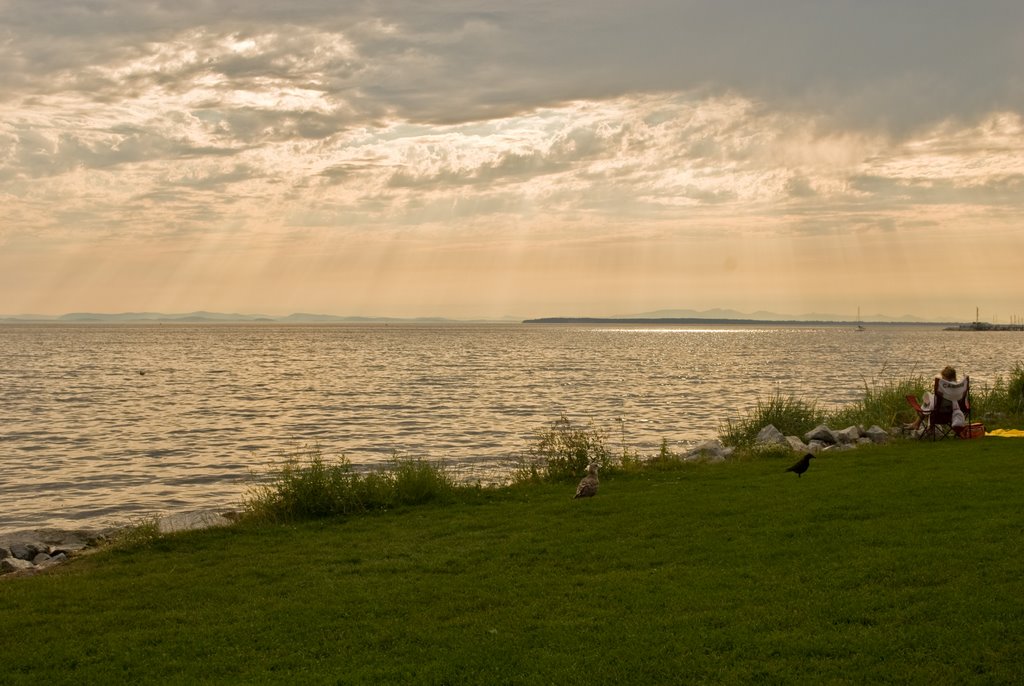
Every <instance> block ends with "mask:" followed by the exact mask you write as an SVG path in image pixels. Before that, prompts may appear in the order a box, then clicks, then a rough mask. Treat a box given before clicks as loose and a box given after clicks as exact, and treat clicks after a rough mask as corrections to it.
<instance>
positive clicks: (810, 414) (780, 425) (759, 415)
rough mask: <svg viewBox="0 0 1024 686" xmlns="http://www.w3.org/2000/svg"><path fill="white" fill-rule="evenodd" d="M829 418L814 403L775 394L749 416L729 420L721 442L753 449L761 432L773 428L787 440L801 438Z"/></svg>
mask: <svg viewBox="0 0 1024 686" xmlns="http://www.w3.org/2000/svg"><path fill="white" fill-rule="evenodd" d="M827 416H828V415H827V414H826V413H825V411H824V410H822V409H821V408H820V407H818V405H817V404H816V403H814V402H811V401H807V400H803V399H800V398H796V397H794V396H791V395H782V394H781V393H775V394H773V395H772V396H771V397H769V398H768V399H767V400H761V399H758V401H757V405H756V406H755V407H754V409H753V410H752V411H751V412H749V413H747V414H746V415H745V416H743V417H740V418H738V419H726V420H725V423H724V424H723V425H722V426H721V427H720V429H719V439H720V440H721V441H722V443H724V444H725V445H732V446H736V447H737V448H749V447H751V446H753V445H754V440H755V439H756V438H757V434H758V432H759V431H760V430H761V429H762V428H764V427H765V426H767V425H769V424H771V425H772V426H774V427H775V428H776V429H778V430H779V431H781V432H782V433H783V434H785V435H787V436H801V435H803V434H804V433H806V432H808V431H810V430H811V429H813V428H814V427H815V426H817V425H818V424H821V423H823V422H825V420H826V419H827Z"/></svg>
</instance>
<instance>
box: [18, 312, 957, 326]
mask: <svg viewBox="0 0 1024 686" xmlns="http://www.w3.org/2000/svg"><path fill="white" fill-rule="evenodd" d="M622 320H626V321H653V320H709V321H738V322H853V321H855V320H854V318H853V317H851V316H849V315H836V314H827V313H820V312H811V313H807V314H799V315H790V314H779V313H777V312H765V311H758V312H750V313H746V312H739V311H737V310H725V309H711V310H655V311H653V312H641V313H638V314H620V315H612V316H609V317H573V316H566V317H545V318H543V319H529V320H526V321H529V322H564V321H622ZM470 321H472V322H484V321H492V322H495V321H500V322H513V321H514V322H518V321H521V320H520V319H519V318H511V317H509V318H504V319H501V320H482V319H475V320H465V319H449V318H445V317H415V318H402V317H361V316H360V317H353V316H338V315H331V314H310V313H307V312H296V313H294V314H289V315H287V316H282V317H277V316H269V315H263V314H237V313H224V312H205V311H200V312H188V313H184V314H165V313H161V312H120V313H99V312H72V313H70V314H62V315H33V314H25V315H0V323H33V322H39V323H42V322H54V323H64V324H91V323H95V324H104V323H105V324H115V323H133V322H134V323H145V322H151V323H168V324H204V323H210V324H212V323H222V324H225V323H227V324H230V323H239V324H244V323H254V324H256V323H271V324H360V323H362V324H386V323H402V322H405V323H422V324H443V323H465V322H470ZM862 321H863V322H864V323H867V324H873V323H878V324H885V323H892V324H898V323H904V324H927V323H940V324H949V323H953V322H935V321H932V320H925V319H922V318H920V317H915V316H912V315H909V314H908V315H902V316H899V317H891V316H887V315H881V314H876V315H869V316H867V317H864V318H863V320H862Z"/></svg>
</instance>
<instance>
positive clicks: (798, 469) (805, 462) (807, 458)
mask: <svg viewBox="0 0 1024 686" xmlns="http://www.w3.org/2000/svg"><path fill="white" fill-rule="evenodd" d="M813 459H814V454H813V453H807V454H806V455H804V456H803V457H801V458H800V460H799V461H797V463H796V464H795V465H793V466H792V467H787V468H786V471H787V472H795V473H796V475H797V476H800V475H801V474H803V473H804V472H806V471H807V468H808V467H810V466H811V460H813Z"/></svg>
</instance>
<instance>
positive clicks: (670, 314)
mask: <svg viewBox="0 0 1024 686" xmlns="http://www.w3.org/2000/svg"><path fill="white" fill-rule="evenodd" d="M608 318H609V319H738V320H742V321H764V322H852V321H856V319H857V318H856V317H855V316H851V315H849V314H843V315H840V314H832V313H824V312H808V313H806V314H795V315H794V314H780V313H778V312H766V311H764V310H759V311H757V312H739V311H737V310H723V309H712V310H655V311H653V312H641V313H639V314H625V315H613V316H612V317H608ZM862 321H864V322H865V323H873V322H904V323H911V324H912V323H917V324H923V323H927V321H928V320H925V319H922V318H921V317H915V316H913V315H910V314H904V315H900V316H898V317H891V316H889V315H884V314H873V315H868V316H866V317H862Z"/></svg>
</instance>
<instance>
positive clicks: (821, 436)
mask: <svg viewBox="0 0 1024 686" xmlns="http://www.w3.org/2000/svg"><path fill="white" fill-rule="evenodd" d="M804 440H805V441H807V442H808V443H810V442H811V441H819V442H821V443H827V444H829V445H834V444H836V443H838V442H839V438H838V437H837V436H836V434H835V432H834V431H832V429H830V428H828V427H827V426H825V425H824V424H819V425H818V426H816V427H814V428H813V429H811V430H810V431H808V432H807V433H805V434H804Z"/></svg>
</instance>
